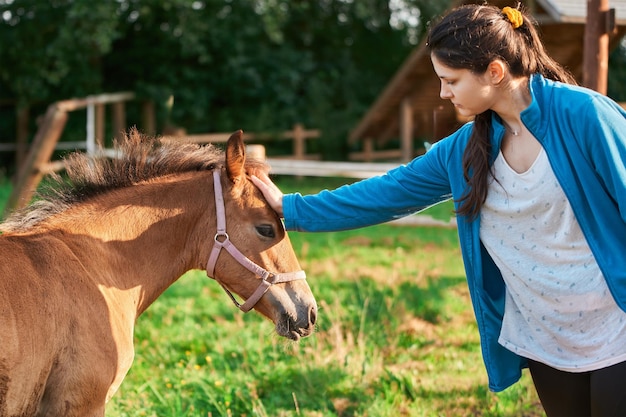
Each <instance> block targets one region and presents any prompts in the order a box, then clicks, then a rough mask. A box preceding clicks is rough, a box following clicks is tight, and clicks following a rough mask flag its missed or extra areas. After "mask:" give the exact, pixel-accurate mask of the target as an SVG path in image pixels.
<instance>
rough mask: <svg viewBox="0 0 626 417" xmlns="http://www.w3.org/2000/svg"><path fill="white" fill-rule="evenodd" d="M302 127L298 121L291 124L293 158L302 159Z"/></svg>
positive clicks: (303, 146)
mask: <svg viewBox="0 0 626 417" xmlns="http://www.w3.org/2000/svg"><path fill="white" fill-rule="evenodd" d="M304 141H305V137H304V127H303V126H302V125H301V124H300V123H296V124H295V125H294V126H293V155H294V158H295V159H304V153H305V143H304Z"/></svg>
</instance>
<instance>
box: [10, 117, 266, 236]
mask: <svg viewBox="0 0 626 417" xmlns="http://www.w3.org/2000/svg"><path fill="white" fill-rule="evenodd" d="M114 150H115V155H116V156H115V157H113V158H110V157H107V156H105V155H97V156H89V155H87V154H85V153H81V152H75V153H72V154H70V155H69V156H67V157H66V158H64V162H65V175H59V174H53V175H52V176H51V178H50V181H46V182H45V184H44V185H42V187H40V190H38V191H37V192H36V194H35V197H34V202H33V203H32V204H30V205H29V206H27V207H24V208H22V209H20V210H17V211H15V212H14V213H12V214H11V215H10V216H9V218H7V220H6V221H5V222H4V223H3V224H2V225H0V230H2V231H3V232H9V231H13V232H14V231H23V230H26V229H29V228H31V227H33V226H35V225H36V224H38V223H40V222H41V221H43V220H45V219H47V218H48V217H50V216H52V215H54V214H58V213H60V212H63V211H65V210H66V209H68V208H69V207H71V206H73V205H75V204H78V203H81V202H84V201H86V200H88V199H90V198H93V197H95V196H97V195H101V194H104V193H106V192H108V191H111V190H114V189H119V188H124V187H129V186H132V185H134V184H137V183H140V182H144V181H148V180H151V179H155V178H159V177H163V176H166V175H170V174H177V173H184V172H191V171H204V170H212V169H216V168H220V167H222V166H223V165H224V151H223V150H222V149H220V148H218V147H216V146H214V145H198V144H194V143H186V142H181V141H180V140H175V139H169V138H166V137H150V136H146V135H143V134H141V133H139V132H138V131H137V129H136V128H132V129H130V131H129V132H128V133H127V134H125V135H124V136H123V137H122V138H121V139H119V140H117V141H116V142H115V144H114ZM256 165H259V166H256V167H254V169H259V168H260V165H261V164H259V163H258V162H257V163H256Z"/></svg>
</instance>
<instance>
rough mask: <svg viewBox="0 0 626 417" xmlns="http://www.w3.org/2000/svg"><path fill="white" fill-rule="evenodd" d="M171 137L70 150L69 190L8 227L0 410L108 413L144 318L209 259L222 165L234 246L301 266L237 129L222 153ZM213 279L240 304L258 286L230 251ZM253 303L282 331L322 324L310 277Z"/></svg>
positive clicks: (273, 264) (1, 275)
mask: <svg viewBox="0 0 626 417" xmlns="http://www.w3.org/2000/svg"><path fill="white" fill-rule="evenodd" d="M162 142H163V143H160V142H152V141H149V140H147V139H146V138H144V137H142V136H141V135H139V134H138V133H137V132H136V131H131V133H130V135H129V136H128V137H127V138H126V139H125V142H124V144H123V147H122V149H121V154H122V156H121V158H118V159H114V160H112V161H111V160H98V161H93V160H90V159H88V158H86V157H85V156H80V155H76V156H73V157H72V158H70V160H69V161H68V175H69V178H70V180H71V181H72V184H70V185H69V186H66V187H65V188H64V187H62V186H61V185H60V184H59V185H58V186H60V187H61V190H60V191H59V189H58V188H57V189H55V191H53V194H56V195H54V196H53V197H52V198H50V197H47V198H46V199H44V200H42V201H41V202H40V203H35V205H33V206H31V207H29V208H27V209H25V210H24V211H22V212H20V213H16V214H15V215H13V216H12V217H11V218H10V219H9V220H8V221H7V222H5V223H4V224H3V225H2V229H3V230H4V233H3V234H2V235H1V236H0V254H1V257H2V259H3V262H2V263H0V417H9V416H11V417H12V416H66V417H71V416H76V417H78V416H80V417H85V416H104V407H105V403H106V401H108V400H109V398H110V397H111V396H112V395H113V394H114V393H115V391H116V390H117V389H118V387H119V386H120V384H121V382H122V380H123V378H124V376H125V375H126V373H127V371H128V369H129V368H130V366H131V363H132V361H133V356H134V348H133V329H134V325H135V321H136V319H137V317H138V316H139V315H140V314H141V313H142V312H143V311H144V310H145V309H146V308H147V307H148V306H149V305H150V304H151V303H152V302H154V301H155V300H156V298H157V297H158V296H159V295H160V294H161V293H162V292H163V291H164V290H165V289H166V288H167V287H168V286H169V285H171V284H172V283H173V282H175V281H176V279H178V278H179V277H180V276H181V275H182V274H183V273H185V272H186V271H188V270H191V269H204V268H205V266H206V261H207V259H208V256H209V252H210V250H211V245H212V242H213V240H212V239H213V236H214V235H215V231H216V225H215V202H214V199H213V185H212V184H213V177H212V174H211V172H212V170H213V169H218V170H222V171H223V175H222V176H221V178H220V179H221V182H222V185H223V187H224V194H225V196H224V198H225V201H226V214H227V217H228V219H227V225H228V233H229V235H230V238H231V241H233V242H234V243H236V244H237V245H238V246H239V247H240V249H241V250H242V251H243V252H245V254H246V256H248V257H249V258H250V259H252V260H253V261H254V262H256V263H258V264H259V265H262V266H264V267H265V268H267V269H268V270H270V271H293V270H298V269H299V265H298V262H297V259H296V258H295V254H294V253H293V250H292V248H291V244H290V243H289V240H288V237H287V235H286V233H285V232H284V230H283V229H282V225H281V223H280V219H278V218H277V216H276V214H275V213H274V212H273V211H272V210H271V208H269V207H268V206H267V204H266V203H265V201H264V200H263V199H262V196H261V195H260V193H259V192H258V190H256V188H255V187H254V186H253V185H252V184H251V183H250V182H249V181H248V180H247V178H246V171H247V170H250V169H267V167H264V166H260V165H258V164H257V166H251V165H250V164H247V165H244V163H245V152H244V148H243V143H242V140H241V132H238V133H237V134H234V135H233V137H231V140H229V143H228V145H227V150H226V155H225V157H224V155H223V154H222V153H221V152H220V151H219V150H217V149H216V148H214V147H210V146H209V147H199V146H197V145H189V144H186V145H181V144H173V143H169V142H166V141H162ZM268 225H269V226H268ZM268 227H269V229H268ZM268 230H269V231H271V233H268ZM244 249H245V250H244ZM215 278H216V279H219V281H220V282H221V283H222V285H224V286H225V287H227V288H228V289H229V290H231V291H233V292H235V293H237V294H239V295H240V296H242V297H244V298H245V297H248V296H250V294H251V293H252V292H253V291H254V289H255V288H256V285H257V284H258V281H259V280H258V278H257V277H255V276H253V274H251V273H250V272H248V271H247V270H245V269H244V268H243V267H241V266H240V265H239V264H237V263H236V262H234V261H233V260H232V259H231V258H230V257H229V256H228V254H221V255H220V258H219V259H218V264H217V267H216V272H215ZM255 309H257V311H259V312H261V313H262V314H264V315H265V316H267V317H268V318H270V319H271V320H273V321H274V323H275V324H276V330H277V332H278V333H279V334H281V335H283V336H286V337H289V338H292V339H298V338H299V337H300V336H307V335H308V334H310V333H311V332H312V330H313V325H314V323H315V317H316V304H315V300H314V298H313V296H312V294H311V292H310V289H309V287H308V285H307V283H306V281H294V282H289V283H284V284H279V285H275V286H273V287H271V288H270V290H269V291H268V292H267V293H266V294H265V295H264V296H263V298H262V299H261V300H260V302H259V303H258V304H257V305H256V306H255Z"/></svg>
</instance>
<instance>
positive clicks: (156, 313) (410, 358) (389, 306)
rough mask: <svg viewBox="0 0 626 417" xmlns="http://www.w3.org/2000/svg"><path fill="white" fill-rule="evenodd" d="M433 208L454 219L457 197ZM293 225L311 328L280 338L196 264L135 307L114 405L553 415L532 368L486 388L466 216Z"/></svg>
mask: <svg viewBox="0 0 626 417" xmlns="http://www.w3.org/2000/svg"><path fill="white" fill-rule="evenodd" d="M337 182H340V180H337ZM320 184H322V181H321V179H320V180H316V181H312V185H311V183H310V182H301V181H297V180H291V179H289V180H286V181H285V182H284V184H280V185H281V186H282V187H283V188H284V189H285V191H290V190H296V189H302V190H304V191H305V192H308V191H315V189H316V187H320ZM5 186H6V183H5V184H4V185H1V184H0V196H1V195H2V192H3V191H2V189H3V188H5ZM6 195H7V196H8V192H7V193H6ZM432 210H437V213H438V214H437V215H438V216H439V217H440V218H444V219H445V218H446V216H448V217H449V216H450V212H451V205H450V204H449V203H446V204H443V205H440V206H437V207H435V208H434V209H432ZM290 238H291V240H292V243H293V245H294V248H295V250H296V252H297V254H298V256H299V259H300V262H301V264H302V267H303V269H305V270H306V272H307V276H308V281H309V284H310V286H311V288H312V290H313V292H314V294H315V295H316V297H317V300H318V304H319V320H318V323H317V326H316V327H317V328H316V333H315V334H313V335H312V336H311V337H309V338H306V339H302V340H301V341H300V342H298V343H294V342H291V341H288V340H286V339H283V338H280V337H279V336H277V335H276V333H275V332H274V328H273V325H272V323H271V322H269V321H268V320H266V319H264V318H262V317H261V316H260V315H259V314H257V313H255V312H251V313H249V314H243V313H241V312H240V311H239V310H237V309H236V308H235V307H234V306H233V305H232V303H231V301H230V299H229V298H228V297H227V296H226V294H224V292H223V291H222V289H221V287H220V286H219V285H218V284H217V283H215V282H214V281H212V280H210V279H209V278H207V277H206V274H205V273H204V272H202V271H192V272H190V273H188V274H186V275H185V276H183V277H182V278H181V279H180V280H179V281H178V282H177V283H175V284H174V285H173V286H171V287H170V288H169V289H168V290H167V291H165V293H164V294H163V295H162V296H161V297H160V298H159V299H158V300H157V301H156V302H155V303H154V304H153V305H152V306H151V307H150V308H149V309H148V310H147V311H146V312H145V313H144V314H143V315H142V316H141V317H140V318H139V320H138V322H137V324H136V329H135V350H136V356H135V361H134V364H133V366H132V368H131V370H130V371H129V373H128V375H127V377H126V379H125V380H124V382H123V384H122V386H121V388H120V389H119V391H118V392H117V393H116V395H115V396H114V397H113V399H112V400H111V401H110V403H109V405H108V407H107V414H106V415H107V416H108V417H138V416H155V417H156V416H159V417H161V416H168V417H170V416H171V417H182V416H186V417H187V416H189V417H191V416H193V417H195V416H203V417H204V416H207V417H208V416H210V417H217V416H225V417H228V416H241V417H244V416H260V417H266V416H271V417H296V416H297V417H300V416H305V417H340V416H341V417H345V416H355V417H392V416H393V417H397V416H410V417H413V416H526V417H536V416H543V415H544V414H543V412H542V410H541V407H540V405H539V403H538V400H537V397H536V394H535V391H534V388H533V387H532V383H531V381H530V378H529V376H528V375H527V374H525V375H524V377H523V378H522V381H521V382H520V383H518V384H516V385H515V386H513V387H512V388H510V389H508V390H506V391H505V392H503V393H500V394H494V393H491V392H489V390H488V389H487V377H486V374H485V370H484V366H483V363H482V358H481V353H480V343H479V338H478V331H477V329H476V323H475V320H474V316H473V312H472V309H471V304H470V301H469V294H468V289H467V284H466V282H465V274H464V271H463V266H462V263H461V255H460V249H459V245H458V240H457V236H456V230H453V229H442V228H425V227H407V226H391V225H381V226H375V227H370V228H366V229H362V230H354V231H346V232H337V233H318V234H311V233H309V234H307V233H290Z"/></svg>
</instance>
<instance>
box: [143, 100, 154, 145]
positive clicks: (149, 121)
mask: <svg viewBox="0 0 626 417" xmlns="http://www.w3.org/2000/svg"><path fill="white" fill-rule="evenodd" d="M155 119H156V116H155V110H154V101H152V100H144V101H142V102H141V123H142V125H143V126H142V130H143V131H144V132H145V133H146V134H147V135H150V136H153V135H155V134H156V121H155Z"/></svg>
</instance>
